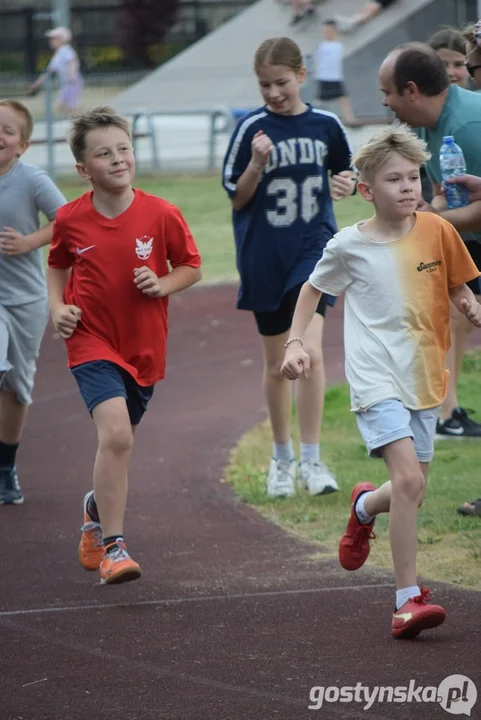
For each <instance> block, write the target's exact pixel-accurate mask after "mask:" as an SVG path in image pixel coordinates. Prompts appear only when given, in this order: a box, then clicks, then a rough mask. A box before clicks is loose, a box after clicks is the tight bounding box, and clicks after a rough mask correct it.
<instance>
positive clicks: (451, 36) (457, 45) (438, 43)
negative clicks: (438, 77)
mask: <svg viewBox="0 0 481 720" xmlns="http://www.w3.org/2000/svg"><path fill="white" fill-rule="evenodd" d="M428 45H429V46H430V47H432V49H433V50H436V52H437V51H438V50H444V49H446V50H453V51H454V52H458V53H461V55H464V54H465V53H466V40H465V38H464V36H463V34H462V33H461V32H460V31H459V30H456V28H452V27H445V28H441V29H440V30H438V31H437V32H435V33H434V35H431V37H430V38H429V40H428Z"/></svg>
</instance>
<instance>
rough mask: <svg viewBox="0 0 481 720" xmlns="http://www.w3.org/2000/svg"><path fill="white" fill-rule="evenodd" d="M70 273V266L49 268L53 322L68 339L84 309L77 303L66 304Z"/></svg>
mask: <svg viewBox="0 0 481 720" xmlns="http://www.w3.org/2000/svg"><path fill="white" fill-rule="evenodd" d="M69 274H70V268H66V269H63V268H53V267H50V266H49V267H48V268H47V287H48V302H49V306H50V312H51V315H52V322H53V324H54V326H55V330H56V331H57V332H58V334H59V335H60V336H61V337H63V338H64V339H67V338H69V337H71V335H72V334H73V332H74V330H75V328H76V327H77V323H78V322H79V320H80V318H81V315H82V311H81V309H80V308H79V307H77V306H76V305H66V304H65V288H66V285H67V281H68V278H69Z"/></svg>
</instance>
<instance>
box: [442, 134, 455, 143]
mask: <svg viewBox="0 0 481 720" xmlns="http://www.w3.org/2000/svg"><path fill="white" fill-rule="evenodd" d="M443 142H445V143H449V142H454V137H453V136H452V135H445V136H444V137H443Z"/></svg>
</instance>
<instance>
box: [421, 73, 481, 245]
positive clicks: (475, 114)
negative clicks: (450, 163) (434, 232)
mask: <svg viewBox="0 0 481 720" xmlns="http://www.w3.org/2000/svg"><path fill="white" fill-rule="evenodd" d="M416 130H417V135H418V136H419V137H421V138H422V139H423V140H425V141H426V143H427V146H428V150H429V152H430V153H431V159H430V160H429V162H428V163H427V171H428V175H429V178H430V180H431V182H435V183H438V185H441V183H442V177H441V168H440V165H439V151H440V150H441V145H442V144H443V138H444V137H445V136H446V135H452V136H453V137H454V142H455V143H457V144H458V145H459V147H460V148H461V150H462V151H463V154H464V159H465V160H466V172H468V173H469V174H470V175H477V176H478V177H481V94H480V93H476V92H472V91H471V90H464V89H463V88H460V87H458V86H457V85H451V86H450V88H449V91H448V96H447V98H446V102H445V103H444V106H443V109H442V111H441V115H440V116H439V118H438V122H437V124H436V127H435V128H416ZM469 235H470V236H471V237H475V238H476V240H478V242H481V228H480V231H479V232H476V233H469Z"/></svg>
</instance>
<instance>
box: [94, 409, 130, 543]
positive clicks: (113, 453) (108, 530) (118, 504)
mask: <svg viewBox="0 0 481 720" xmlns="http://www.w3.org/2000/svg"><path fill="white" fill-rule="evenodd" d="M92 417H93V420H94V422H95V425H96V427H97V434H98V449H97V455H96V458H95V465H94V496H95V503H96V505H97V508H98V513H99V517H100V518H101V522H102V531H103V536H104V538H112V537H118V536H120V537H123V534H124V515H125V507H126V504H127V489H128V466H129V461H130V456H131V452H132V444H133V433H132V426H131V424H130V419H129V413H128V410H127V403H126V401H125V398H123V397H113V398H111V399H109V400H106V401H105V402H102V403H100V405H97V406H96V407H95V408H94V409H93V410H92Z"/></svg>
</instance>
